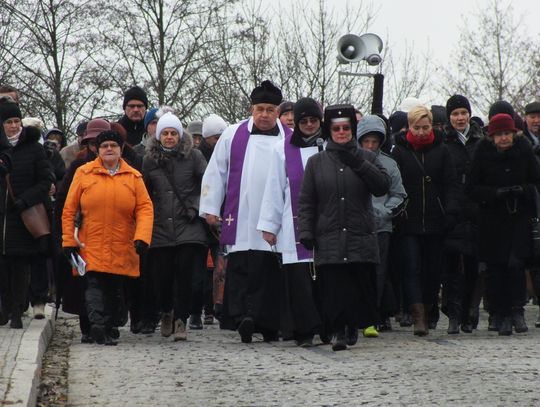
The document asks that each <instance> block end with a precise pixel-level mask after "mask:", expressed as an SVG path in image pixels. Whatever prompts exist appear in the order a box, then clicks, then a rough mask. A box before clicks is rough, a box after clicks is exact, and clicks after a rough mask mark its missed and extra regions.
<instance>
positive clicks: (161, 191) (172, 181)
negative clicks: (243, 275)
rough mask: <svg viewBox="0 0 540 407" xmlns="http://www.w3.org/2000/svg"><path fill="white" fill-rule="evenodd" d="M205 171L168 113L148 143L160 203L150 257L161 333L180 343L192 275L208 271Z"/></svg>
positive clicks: (153, 192)
mask: <svg viewBox="0 0 540 407" xmlns="http://www.w3.org/2000/svg"><path fill="white" fill-rule="evenodd" d="M205 169H206V160H205V159H204V157H203V155H202V153H201V152H200V151H199V150H197V149H194V148H193V140H192V138H191V136H190V135H189V134H188V133H185V132H184V131H183V128H182V124H181V123H180V120H179V119H178V118H177V117H176V116H175V115H173V114H172V113H166V114H164V115H163V116H162V117H161V118H160V119H159V121H158V124H157V128H156V137H155V138H153V139H150V140H149V141H148V145H147V148H146V155H145V156H144V161H143V176H144V181H145V183H146V187H147V189H148V193H149V194H150V197H151V198H152V202H153V204H154V227H153V230H152V244H151V247H150V252H149V256H151V258H152V264H153V266H154V277H155V278H156V279H157V285H158V287H159V293H160V295H159V300H160V308H161V310H160V311H161V312H162V316H161V335H162V336H164V337H168V336H170V335H171V334H172V333H173V331H174V340H175V341H179V340H186V338H187V336H186V322H187V317H188V316H189V313H190V312H189V311H190V309H189V308H190V302H191V289H192V276H193V275H194V274H195V273H204V272H205V271H206V255H207V250H208V248H207V237H206V229H205V227H204V226H203V223H202V222H201V220H200V219H199V197H200V194H201V180H202V176H203V174H204V170H205ZM173 323H174V327H173Z"/></svg>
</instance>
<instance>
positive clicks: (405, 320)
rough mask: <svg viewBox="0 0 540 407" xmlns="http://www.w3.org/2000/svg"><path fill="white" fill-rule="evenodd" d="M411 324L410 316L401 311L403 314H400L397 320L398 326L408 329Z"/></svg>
mask: <svg viewBox="0 0 540 407" xmlns="http://www.w3.org/2000/svg"><path fill="white" fill-rule="evenodd" d="M412 324H413V319H412V316H411V314H409V313H408V312H405V311H403V313H402V314H401V318H400V320H399V326H401V327H409V326H412Z"/></svg>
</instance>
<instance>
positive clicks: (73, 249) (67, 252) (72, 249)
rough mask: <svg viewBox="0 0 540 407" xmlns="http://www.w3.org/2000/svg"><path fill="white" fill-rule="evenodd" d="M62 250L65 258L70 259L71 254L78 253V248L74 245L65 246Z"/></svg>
mask: <svg viewBox="0 0 540 407" xmlns="http://www.w3.org/2000/svg"><path fill="white" fill-rule="evenodd" d="M62 252H63V253H64V256H66V259H68V260H71V255H72V254H73V255H76V254H79V248H78V247H76V246H67V247H64V248H63V249H62Z"/></svg>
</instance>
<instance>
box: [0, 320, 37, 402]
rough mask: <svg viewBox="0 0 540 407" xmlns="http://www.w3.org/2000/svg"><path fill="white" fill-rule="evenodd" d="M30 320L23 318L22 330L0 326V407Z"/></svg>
mask: <svg viewBox="0 0 540 407" xmlns="http://www.w3.org/2000/svg"><path fill="white" fill-rule="evenodd" d="M30 320H31V318H30V317H26V316H25V317H24V318H23V329H10V328H9V322H8V323H7V325H3V326H0V405H2V400H5V399H6V393H7V390H8V386H10V384H11V377H12V375H13V369H15V365H16V359H17V354H18V353H19V348H20V346H21V340H22V337H23V335H24V333H25V331H26V329H27V328H28V325H29V324H30Z"/></svg>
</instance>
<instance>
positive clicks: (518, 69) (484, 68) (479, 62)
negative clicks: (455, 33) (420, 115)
mask: <svg viewBox="0 0 540 407" xmlns="http://www.w3.org/2000/svg"><path fill="white" fill-rule="evenodd" d="M512 6H513V4H512V3H511V2H510V1H501V0H490V4H489V5H488V6H486V5H483V7H482V8H479V9H478V11H477V13H476V14H475V15H474V19H466V20H465V22H464V24H463V27H462V34H461V36H460V39H459V42H458V44H459V46H458V47H457V48H456V57H455V61H454V63H453V64H452V65H451V67H450V69H448V70H447V72H446V83H445V84H443V85H442V87H443V89H445V90H446V91H447V92H448V94H453V93H462V94H464V95H466V96H467V97H468V98H469V99H470V100H471V102H472V103H473V104H474V105H475V106H477V107H478V108H480V109H481V110H482V111H484V112H487V111H488V109H489V106H490V105H491V104H492V103H493V102H495V101H497V100H507V101H508V102H510V103H511V104H513V105H514V106H515V107H516V108H517V109H518V110H521V108H522V107H523V106H524V104H526V103H528V102H529V101H530V100H531V99H533V98H534V96H538V89H540V69H539V65H540V45H539V42H538V39H536V40H532V39H531V38H530V37H529V36H528V34H527V29H526V27H525V26H524V25H523V24H522V21H523V17H521V18H518V19H515V18H514V14H513V7H512Z"/></svg>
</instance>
